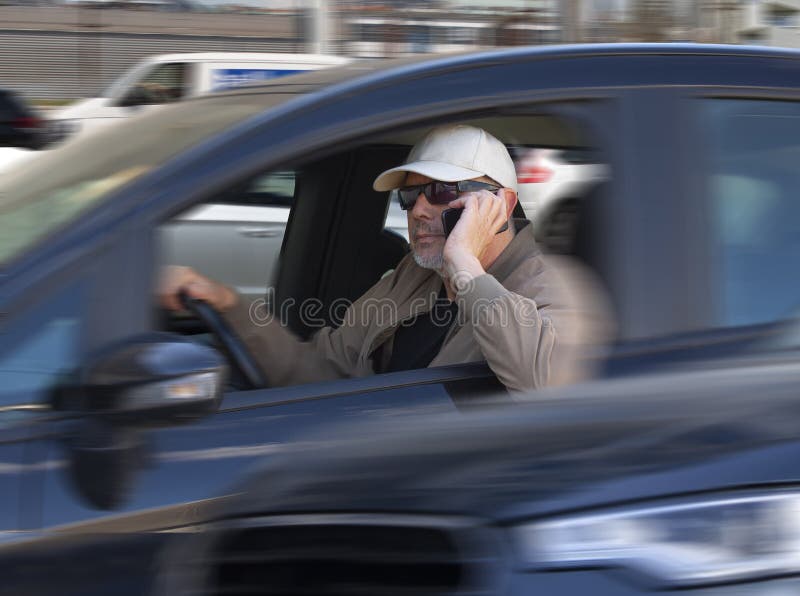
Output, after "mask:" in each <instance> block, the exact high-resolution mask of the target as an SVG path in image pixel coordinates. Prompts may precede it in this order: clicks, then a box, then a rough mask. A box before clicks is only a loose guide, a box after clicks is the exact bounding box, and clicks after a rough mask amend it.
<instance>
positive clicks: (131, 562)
mask: <svg viewBox="0 0 800 596" xmlns="http://www.w3.org/2000/svg"><path fill="white" fill-rule="evenodd" d="M799 58H800V54H798V53H797V52H793V51H788V50H770V49H763V48H748V47H716V46H681V45H668V46H596V47H565V48H546V49H540V48H521V49H516V50H508V51H500V52H491V53H484V54H475V55H465V56H453V57H447V58H441V59H437V60H432V61H427V62H415V61H410V62H400V63H392V64H391V65H386V66H388V68H387V69H385V70H378V69H377V67H375V66H364V65H360V64H354V65H351V66H348V67H346V68H343V69H337V70H329V71H321V72H315V73H311V74H308V75H301V76H298V77H296V78H293V80H291V81H288V80H286V81H275V82H273V83H269V84H266V85H264V86H261V87H253V88H247V89H242V90H239V91H234V92H230V93H228V94H225V95H220V96H216V97H207V98H198V99H195V100H189V101H187V102H182V103H180V104H175V105H171V106H167V107H165V108H164V109H160V110H158V111H157V112H154V113H152V114H145V115H142V116H140V117H137V118H134V119H132V120H131V121H129V122H125V123H122V124H120V126H119V127H115V128H114V129H113V130H108V131H105V132H99V133H98V134H97V135H92V136H91V137H87V138H86V139H84V140H82V141H80V142H75V143H69V144H65V145H64V146H62V147H60V148H58V149H56V150H54V151H52V152H47V153H46V154H44V155H42V156H40V157H38V158H37V159H36V160H35V161H31V162H30V163H29V164H27V165H26V166H25V168H24V169H21V170H20V171H19V172H16V173H15V176H14V177H13V179H9V180H5V181H2V184H1V185H0V263H2V271H1V272H0V313H2V318H0V324H2V334H1V335H0V337H2V341H1V342H0V530H2V537H3V541H2V542H0V550H2V557H0V562H2V572H3V587H4V589H6V590H8V591H9V593H14V594H26V593H30V594H48V593H57V594H61V595H63V594H108V593H115V594H128V593H129V594H134V593H148V592H153V591H156V593H169V594H180V593H209V594H222V593H226V594H238V593H281V594H292V593H306V594H324V593H346V594H352V593H369V594H397V593H425V594H462V593H463V594H467V593H472V594H478V593H489V594H501V593H507V592H511V593H523V592H524V593H537V592H539V593H565V594H570V593H575V594H578V593H597V594H629V593H631V594H637V593H642V592H647V591H652V590H656V591H658V590H663V589H682V590H687V593H692V594H695V593H696V594H702V595H703V596H708V595H716V594H724V595H726V596H727V595H729V594H735V595H737V596H739V595H741V594H756V593H769V592H767V590H773V589H774V590H789V591H794V590H796V586H795V581H796V580H794V579H793V578H792V577H791V576H793V575H795V574H796V573H797V572H798V569H800V567H798V565H797V563H796V561H795V559H794V558H793V557H794V556H795V555H794V552H795V550H796V549H795V548H794V547H793V546H792V545H793V544H796V536H795V534H794V532H795V531H796V524H795V517H793V516H794V515H795V514H796V510H797V507H796V497H795V493H794V492H793V490H794V486H795V485H796V484H797V483H798V481H799V480H800V464H798V462H799V461H800V459H798V458H797V454H798V446H800V443H798V436H800V433H798V431H797V430H796V426H797V425H796V424H795V420H796V414H797V411H796V410H797V405H796V404H797V403H798V400H797V396H796V393H797V391H796V387H797V379H796V377H797V375H798V372H797V363H798V352H797V348H798V345H800V336H799V335H798V333H797V325H796V319H795V316H794V311H795V309H796V307H797V305H798V303H800V278H797V276H795V275H793V270H794V268H795V266H796V263H797V262H800V217H798V212H797V210H798V209H800V202H799V201H797V199H796V188H797V187H798V183H800V170H798V168H797V167H796V164H797V157H798V153H799V151H800V89H798V85H797V81H798V71H799V70H800V62H799V61H798V59H799ZM442 122H469V123H475V124H478V125H480V126H484V127H485V128H487V129H488V130H490V131H491V132H493V133H494V134H495V135H496V136H498V137H499V138H501V139H503V140H504V141H505V142H507V143H508V144H510V145H513V146H514V147H519V148H535V147H545V148H554V149H560V150H569V151H573V150H574V151H576V152H580V153H587V152H589V151H591V154H592V155H593V156H597V157H596V159H597V161H598V162H601V163H603V164H604V165H605V166H607V170H608V175H607V176H604V177H603V180H602V181H600V183H599V184H598V185H596V186H594V187H592V188H591V189H589V190H587V191H586V192H585V193H584V194H582V195H581V196H572V197H568V198H569V202H568V204H565V207H564V208H565V209H566V210H567V211H568V212H569V215H570V216H569V217H568V218H564V220H568V221H570V222H574V223H572V224H570V229H569V230H561V231H560V232H559V234H558V237H559V244H558V246H559V250H561V251H562V252H564V253H566V254H567V255H568V256H569V257H571V258H573V259H575V260H577V261H580V262H581V263H582V264H583V265H584V266H585V267H586V268H588V269H589V270H591V271H593V272H594V274H595V275H596V276H597V278H598V279H599V280H601V282H602V283H603V284H604V286H605V289H606V290H607V293H608V295H609V298H610V302H611V304H612V306H613V310H614V312H615V317H616V330H617V331H616V337H615V341H614V344H613V345H612V346H611V347H610V348H609V349H608V351H607V353H606V354H605V358H604V359H603V360H602V361H600V366H599V369H598V373H597V379H596V380H595V381H593V382H591V383H587V384H585V385H580V386H575V387H571V388H565V389H562V390H559V391H547V392H541V393H539V394H533V395H531V396H510V395H508V394H507V393H505V392H504V391H503V390H502V388H501V387H499V385H498V383H497V380H496V379H495V378H494V375H493V374H492V371H491V370H490V369H488V368H487V367H486V366H484V365H482V364H476V363H471V364H464V365H459V366H452V367H443V368H427V369H420V370H412V371H403V372H397V373H389V374H381V375H375V376H372V377H366V378H355V379H345V380H339V381H334V382H327V383H315V384H308V385H299V386H293V387H272V388H270V387H268V386H265V383H264V382H263V381H261V380H259V379H256V378H253V377H252V376H251V378H250V383H249V384H247V383H246V384H245V386H244V388H238V389H234V388H231V387H227V388H223V384H222V383H223V379H224V377H225V376H226V371H227V370H228V369H229V368H233V369H236V368H238V369H241V370H244V371H246V370H248V368H249V362H248V355H247V353H246V351H243V350H241V349H240V348H241V345H240V344H239V342H238V341H237V338H236V337H233V336H231V335H230V333H229V332H228V331H227V330H226V329H225V327H224V326H222V325H220V321H219V320H217V319H216V318H215V317H214V313H213V312H207V311H205V310H204V309H203V306H202V305H195V306H194V308H195V311H196V314H197V315H198V318H196V319H185V318H184V319H165V318H164V317H163V316H162V313H159V312H158V311H157V309H156V308H155V307H154V300H153V298H152V292H153V288H154V284H155V281H156V278H157V275H158V271H159V269H160V267H161V265H163V264H164V262H165V260H164V259H165V258H167V257H165V255H168V253H169V251H168V250H167V249H165V247H164V237H165V232H167V231H168V230H169V229H170V226H173V225H175V224H176V222H178V221H181V222H183V221H195V220H196V219H198V218H197V213H198V211H199V210H204V211H207V210H214V209H215V208H216V207H217V206H220V205H224V206H235V207H237V213H238V215H237V216H236V217H240V218H241V223H242V231H241V232H242V239H243V240H242V241H243V242H244V241H246V239H247V238H248V237H249V236H248V234H262V233H268V232H269V231H268V230H253V229H251V228H252V226H247V219H246V218H247V213H248V208H250V207H252V204H250V203H248V201H250V200H251V198H252V197H253V196H255V195H254V193H253V192H252V188H253V185H254V184H255V183H256V182H257V181H258V180H262V179H263V177H264V176H265V175H266V174H269V173H270V172H281V173H282V176H286V175H287V174H286V173H291V175H292V176H294V180H295V184H294V194H293V197H292V200H291V207H290V209H291V213H290V216H289V219H288V225H287V228H286V232H285V237H284V240H283V245H282V249H281V262H280V266H279V268H278V271H277V274H276V275H275V277H274V278H273V279H272V280H271V282H272V286H273V287H274V293H272V295H270V296H269V297H268V302H269V303H270V304H272V305H274V306H276V307H282V306H283V305H289V306H288V308H287V309H286V311H285V312H283V311H281V316H285V322H286V324H287V325H288V326H289V327H291V328H292V329H293V330H294V331H295V332H296V333H298V334H299V335H301V336H308V335H310V334H311V333H313V331H314V328H315V326H317V325H318V324H320V323H330V324H335V323H336V321H337V318H336V316H337V310H336V308H335V306H336V305H337V304H339V303H340V301H341V300H352V299H354V298H356V297H358V296H359V295H361V294H362V293H363V291H364V290H365V289H366V288H368V287H369V286H370V285H371V284H373V283H374V282H375V281H376V280H377V279H379V278H380V277H381V275H383V274H384V273H385V272H386V271H387V270H388V269H391V268H392V267H393V266H394V264H396V263H397V262H398V260H399V259H400V258H402V256H403V255H404V254H406V252H407V251H408V246H407V244H406V243H405V241H404V240H403V239H402V238H398V236H397V235H396V234H394V233H392V232H391V230H387V229H386V213H387V209H388V204H389V200H390V197H389V196H388V195H387V194H384V193H376V192H374V191H372V190H371V182H372V180H373V179H374V176H375V175H376V174H377V173H378V172H380V171H382V170H383V169H385V168H387V167H388V166H390V165H394V164H396V163H398V162H399V161H400V160H402V159H403V157H404V156H405V154H406V152H407V151H408V149H409V147H410V146H411V145H412V144H413V143H414V142H415V140H416V139H418V138H419V137H420V136H421V135H422V134H424V132H425V131H426V130H427V129H428V128H429V127H431V126H433V125H436V124H439V123H442ZM256 194H257V193H256ZM262 194H263V193H262ZM549 212H555V213H557V212H558V209H554V210H552V211H550V210H549ZM237 221H238V220H237ZM200 233H202V230H200ZM545 248H547V247H545ZM226 249H227V247H222V246H209V247H207V254H206V255H205V258H207V259H209V260H213V259H225V258H226V257H225V255H226V254H229V253H227V252H226ZM253 258H254V259H258V258H260V255H258V254H254V255H253ZM312 302H313V304H314V305H315V309H314V310H313V312H311V313H308V312H305V313H304V312H300V311H299V309H298V308H295V307H293V306H291V305H302V304H309V303H312ZM208 330H211V331H212V333H214V334H215V335H216V336H217V338H218V339H220V340H221V341H222V343H223V345H225V346H226V347H227V356H226V357H224V358H223V357H222V356H221V355H220V353H219V352H217V351H215V350H212V349H210V348H208V347H207V346H206V345H204V344H203V343H202V342H200V341H196V340H197V338H192V337H191V336H192V335H193V334H196V333H200V332H203V331H208ZM267 373H268V371H267ZM245 376H247V375H245ZM267 376H268V375H267ZM520 399H522V400H523V401H525V400H532V402H533V403H530V404H527V405H524V406H521V405H519V404H518V403H517V402H518V401H519V400H520ZM404 421H405V422H404ZM350 423H354V426H349V427H348V429H349V430H347V435H346V436H347V437H348V439H349V441H352V443H349V442H348V441H344V444H342V439H341V438H339V437H338V436H337V434H336V433H335V432H334V430H333V429H330V426H331V425H334V426H336V427H341V426H343V425H346V424H350ZM365 428H366V429H367V430H364V429H365ZM326 429H330V430H326ZM371 435H377V436H374V437H372V438H371ZM284 458H285V459H284ZM282 461H283V463H281V462H282ZM542 537H543V538H544V539H542ZM793 541H794V542H793ZM44 569H46V573H44V572H43V570H44ZM774 578H781V579H775V580H774V581H765V580H772V579H774ZM692 590H696V591H694V592H693V591H692Z"/></svg>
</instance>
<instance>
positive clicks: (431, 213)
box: [411, 191, 436, 219]
mask: <svg viewBox="0 0 800 596" xmlns="http://www.w3.org/2000/svg"><path fill="white" fill-rule="evenodd" d="M435 211H436V210H435V209H434V208H433V205H431V204H430V203H429V202H428V197H426V196H425V193H424V192H422V191H420V193H419V195H417V200H416V202H415V203H414V207H413V208H412V209H411V215H412V216H413V217H415V218H417V219H433V218H434V217H435V215H436V213H435Z"/></svg>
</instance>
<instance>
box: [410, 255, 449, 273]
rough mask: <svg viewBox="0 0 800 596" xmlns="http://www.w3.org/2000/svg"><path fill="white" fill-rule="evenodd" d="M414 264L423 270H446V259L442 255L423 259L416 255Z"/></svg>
mask: <svg viewBox="0 0 800 596" xmlns="http://www.w3.org/2000/svg"><path fill="white" fill-rule="evenodd" d="M414 262H415V263H416V264H417V265H419V266H420V267H422V268H423V269H433V270H434V271H436V272H441V271H443V270H444V257H443V256H442V255H441V253H440V254H438V255H434V256H432V257H422V256H420V255H418V254H417V253H414Z"/></svg>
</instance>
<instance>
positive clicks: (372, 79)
mask: <svg viewBox="0 0 800 596" xmlns="http://www.w3.org/2000/svg"><path fill="white" fill-rule="evenodd" d="M670 55H672V56H681V55H683V56H689V55H692V56H728V57H763V58H776V59H790V60H796V59H798V58H800V50H794V49H787V48H771V47H766V46H744V45H719V44H695V43H619V44H577V45H554V46H526V47H520V48H510V49H500V50H496V49H495V50H486V51H480V52H475V51H470V52H460V53H453V54H447V55H441V54H439V55H431V54H427V55H421V56H419V55H418V56H414V57H411V58H395V59H389V60H375V59H369V60H356V61H353V62H350V63H348V64H345V65H343V66H338V67H333V68H327V69H323V70H315V71H310V72H308V73H301V74H296V75H292V76H291V77H280V78H277V79H272V80H269V81H265V82H263V83H258V84H252V85H246V86H244V87H240V88H237V89H233V90H230V91H225V92H222V93H214V94H210V95H205V96H201V97H198V98H194V99H191V100H188V101H202V100H211V101H214V100H217V101H223V102H224V101H225V99H220V98H231V99H230V100H229V101H235V99H233V98H236V97H237V96H244V95H246V96H250V97H251V98H252V96H253V95H258V94H263V95H264V96H265V97H264V100H265V106H264V107H265V108H267V107H274V106H275V105H278V104H280V103H283V102H284V101H286V100H289V99H291V98H292V97H295V96H297V95H308V94H312V95H313V94H315V92H317V91H323V90H330V91H331V92H336V91H337V90H339V85H344V86H346V87H349V86H350V84H352V85H353V88H355V87H361V86H368V85H371V84H380V83H381V82H384V81H385V82H388V81H389V80H396V79H402V78H414V77H415V75H417V76H422V75H430V74H432V73H435V72H437V71H451V70H454V69H461V68H470V67H473V66H480V65H491V64H498V63H501V62H511V61H519V60H532V59H533V60H543V61H545V60H560V59H564V58H577V57H581V58H587V59H591V58H594V57H601V56H670ZM342 90H344V89H342ZM277 95H280V96H281V97H277Z"/></svg>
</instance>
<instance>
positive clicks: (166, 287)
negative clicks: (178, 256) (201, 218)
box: [158, 266, 267, 388]
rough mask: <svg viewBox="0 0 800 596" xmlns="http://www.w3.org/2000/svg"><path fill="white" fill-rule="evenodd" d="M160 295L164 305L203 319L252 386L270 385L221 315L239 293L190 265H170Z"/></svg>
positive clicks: (163, 276)
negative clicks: (198, 271) (205, 275)
mask: <svg viewBox="0 0 800 596" xmlns="http://www.w3.org/2000/svg"><path fill="white" fill-rule="evenodd" d="M158 296H159V300H160V302H161V304H162V306H164V307H165V308H167V309H169V310H173V311H182V310H188V311H190V312H191V313H192V314H193V315H195V316H196V317H198V318H199V319H200V320H201V321H203V322H204V323H205V324H206V326H207V327H208V329H209V331H211V333H213V334H214V335H215V336H216V338H217V340H219V344H220V348H221V349H222V351H223V352H225V354H226V355H227V356H228V359H229V360H230V362H231V364H232V365H233V366H234V367H236V368H237V369H238V370H239V372H240V373H241V375H242V377H243V378H244V379H245V380H246V381H247V383H248V384H249V386H250V387H251V388H260V387H267V380H266V378H265V376H264V374H263V373H262V372H261V369H260V368H259V366H258V363H257V362H256V359H255V358H254V357H253V354H252V353H251V352H250V351H249V350H248V348H247V346H246V344H245V343H244V342H243V341H242V340H241V338H240V337H239V336H238V335H236V332H235V331H234V330H233V329H232V328H231V327H230V326H229V324H228V323H227V322H226V321H225V320H224V319H223V318H222V317H221V316H220V314H219V313H220V312H224V311H226V310H228V309H230V308H232V307H233V306H235V305H236V303H237V302H238V300H239V298H238V296H237V295H236V292H234V291H233V290H231V289H230V288H229V287H227V286H225V285H223V284H220V283H217V282H215V281H212V280H210V279H208V278H207V277H204V276H202V275H200V274H199V273H197V272H196V271H195V270H194V269H191V268H189V267H176V266H170V267H166V268H164V270H163V271H162V274H161V280H160V283H159V288H158Z"/></svg>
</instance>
